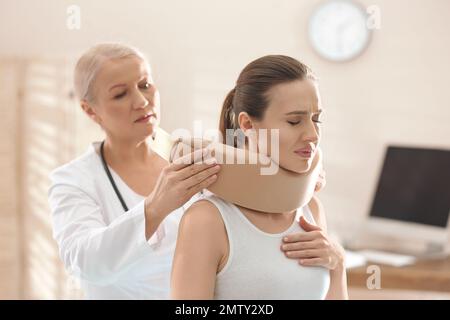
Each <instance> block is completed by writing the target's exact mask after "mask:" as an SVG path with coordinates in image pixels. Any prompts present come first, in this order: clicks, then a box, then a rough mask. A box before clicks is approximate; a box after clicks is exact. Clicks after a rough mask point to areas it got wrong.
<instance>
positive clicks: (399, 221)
mask: <svg viewBox="0 0 450 320" xmlns="http://www.w3.org/2000/svg"><path fill="white" fill-rule="evenodd" d="M449 213H450V150H442V149H441V150H439V149H425V148H412V147H402V146H388V147H387V149H386V153H385V157H384V163H383V167H382V170H381V174H380V176H379V179H378V184H377V187H376V191H375V193H374V197H373V201H372V206H371V209H370V213H369V219H368V220H369V221H368V222H369V223H368V225H369V227H370V229H371V230H372V231H373V230H375V231H376V232H377V233H383V234H389V235H390V236H398V237H400V238H405V237H406V238H409V239H414V240H420V241H422V240H423V241H425V242H427V244H429V245H430V247H433V246H434V247H435V248H440V247H442V248H444V247H445V246H446V243H447V241H448V234H449V232H448V228H449Z"/></svg>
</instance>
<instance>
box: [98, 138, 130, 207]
mask: <svg viewBox="0 0 450 320" xmlns="http://www.w3.org/2000/svg"><path fill="white" fill-rule="evenodd" d="M104 144H105V140H103V141H102V144H101V145H100V157H101V158H102V164H103V168H104V169H105V172H106V175H107V176H108V179H109V182H111V185H112V187H113V189H114V191H115V192H116V195H117V198H119V200H120V203H121V204H122V207H123V210H125V212H126V211H128V207H127V204H126V203H125V201H124V200H123V198H122V195H121V194H120V191H119V189H118V188H117V186H116V183H115V182H114V179H113V177H112V175H111V172H110V171H109V168H108V165H107V164H106V161H105V156H104V154H103V145H104Z"/></svg>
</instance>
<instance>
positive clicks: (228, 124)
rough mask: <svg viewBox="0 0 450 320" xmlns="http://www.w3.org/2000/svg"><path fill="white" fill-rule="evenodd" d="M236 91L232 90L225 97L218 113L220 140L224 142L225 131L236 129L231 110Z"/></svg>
mask: <svg viewBox="0 0 450 320" xmlns="http://www.w3.org/2000/svg"><path fill="white" fill-rule="evenodd" d="M235 92H236V89H235V88H233V89H232V90H231V91H230V92H229V93H228V94H227V96H226V98H225V101H224V102H223V105H222V112H221V113H220V120H219V130H220V133H221V134H222V138H223V139H224V140H225V137H226V130H227V129H236V123H235V121H236V120H235V114H234V110H233V109H234V108H233V100H234V94H235Z"/></svg>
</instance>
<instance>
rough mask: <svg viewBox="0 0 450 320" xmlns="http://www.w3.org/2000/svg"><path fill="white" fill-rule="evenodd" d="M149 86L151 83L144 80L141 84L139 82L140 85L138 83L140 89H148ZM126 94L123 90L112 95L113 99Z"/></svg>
mask: <svg viewBox="0 0 450 320" xmlns="http://www.w3.org/2000/svg"><path fill="white" fill-rule="evenodd" d="M151 86H152V84H151V83H149V82H145V83H143V84H140V85H139V88H140V89H143V90H148V89H150V88H151ZM126 94H127V91H126V90H125V91H124V92H121V93H119V94H116V95H115V96H114V99H120V98H123V97H125V95H126Z"/></svg>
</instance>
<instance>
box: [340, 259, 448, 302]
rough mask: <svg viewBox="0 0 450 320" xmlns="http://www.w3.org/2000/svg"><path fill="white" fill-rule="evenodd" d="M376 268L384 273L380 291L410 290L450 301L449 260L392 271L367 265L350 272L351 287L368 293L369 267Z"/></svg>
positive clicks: (420, 261) (391, 269)
mask: <svg viewBox="0 0 450 320" xmlns="http://www.w3.org/2000/svg"><path fill="white" fill-rule="evenodd" d="M371 264H373V265H377V266H379V267H380V271H381V288H382V289H394V290H411V291H415V292H424V294H425V296H426V294H427V293H426V292H428V291H432V292H441V293H442V294H443V295H442V297H444V298H448V297H450V257H447V258H445V259H429V260H418V261H417V262H416V263H415V264H414V265H410V266H405V267H393V266H388V265H382V264H377V263H370V262H368V263H367V264H366V265H365V266H362V267H357V268H352V269H349V270H347V277H348V286H349V288H350V291H351V289H356V290H357V291H358V292H363V290H362V289H365V291H366V292H367V291H380V290H369V289H368V288H367V284H366V282H367V279H368V277H369V276H370V275H371V274H372V273H367V266H369V265H371Z"/></svg>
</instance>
